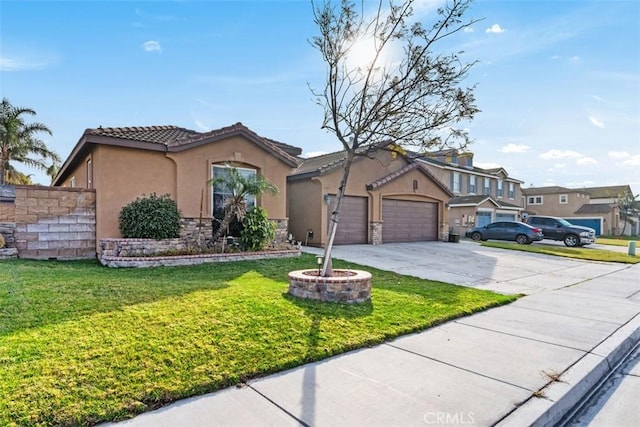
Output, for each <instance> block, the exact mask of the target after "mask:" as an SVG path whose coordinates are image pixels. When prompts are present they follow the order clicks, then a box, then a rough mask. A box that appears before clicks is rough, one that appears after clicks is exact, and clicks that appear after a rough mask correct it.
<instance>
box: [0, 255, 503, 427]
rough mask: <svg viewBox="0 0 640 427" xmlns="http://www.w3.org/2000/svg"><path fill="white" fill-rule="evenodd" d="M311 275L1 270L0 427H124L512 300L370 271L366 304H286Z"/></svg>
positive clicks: (43, 267)
mask: <svg viewBox="0 0 640 427" xmlns="http://www.w3.org/2000/svg"><path fill="white" fill-rule="evenodd" d="M315 262H316V259H315V257H313V256H311V255H303V256H302V257H300V258H289V259H282V260H270V261H253V262H234V263H228V264H204V265H200V266H191V267H174V268H155V269H108V268H105V267H102V266H100V265H99V264H97V263H96V262H90V261H79V262H55V261H40V262H38V261H24V260H17V261H0V373H1V375H0V376H1V378H2V379H1V380H0V425H3V426H4V425H27V426H35V425H92V424H96V423H98V422H101V421H108V420H121V419H124V418H128V417H131V416H133V415H135V414H138V413H140V412H143V411H146V410H149V409H152V408H155V407H158V406H161V405H163V404H166V403H168V402H171V401H174V400H177V399H180V398H184V397H188V396H193V395H199V394H203V393H207V392H211V391H214V390H218V389H221V388H224V387H227V386H230V385H233V384H238V383H241V382H243V381H246V380H247V379H250V378H254V377H258V376H262V375H265V374H269V373H273V372H277V371H281V370H284V369H287V368H291V367H294V366H298V365H301V364H304V363H307V362H311V361H315V360H320V359H323V358H326V357H329V356H331V355H335V354H338V353H342V352H345V351H348V350H351V349H355V348H359V347H363V346H369V345H373V344H377V343H380V342H384V341H385V340H388V339H390V338H393V337H396V336H398V335H402V334H406V333H410V332H413V331H419V330H422V329H425V328H428V327H430V326H433V325H436V324H438V323H442V322H444V321H446V320H449V319H453V318H456V317H460V316H464V315H467V314H470V313H473V312H476V311H480V310H484V309H486V308H489V307H493V306H497V305H501V304H506V303H509V302H511V301H513V300H514V299H515V297H514V296H505V295H498V294H494V293H491V292H488V291H481V290H476V289H471V288H465V287H459V286H453V285H449V284H445V283H441V282H434V281H426V280H421V279H417V278H414V277H407V276H400V275H397V274H395V273H391V272H384V271H379V270H376V269H373V268H367V270H368V271H371V272H372V273H373V278H374V279H373V289H372V301H371V302H370V303H363V304H359V305H354V306H350V305H343V304H330V303H314V302H311V301H306V300H300V299H296V298H292V297H290V296H288V295H287V294H286V290H287V287H288V282H287V279H286V273H287V272H288V271H290V270H294V269H301V268H309V267H311V266H314V265H315ZM341 266H342V267H346V266H347V265H346V264H345V263H342V262H339V261H336V262H335V267H341ZM350 268H358V266H356V265H350Z"/></svg>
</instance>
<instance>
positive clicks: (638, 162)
mask: <svg viewBox="0 0 640 427" xmlns="http://www.w3.org/2000/svg"><path fill="white" fill-rule="evenodd" d="M622 164H623V165H628V166H640V154H636V155H635V156H631V158H630V159H627V160H625V161H624V162H622Z"/></svg>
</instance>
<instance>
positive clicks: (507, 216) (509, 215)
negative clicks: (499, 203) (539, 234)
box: [496, 213, 516, 221]
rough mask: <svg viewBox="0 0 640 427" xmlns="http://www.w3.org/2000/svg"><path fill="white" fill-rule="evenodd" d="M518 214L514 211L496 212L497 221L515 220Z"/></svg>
mask: <svg viewBox="0 0 640 427" xmlns="http://www.w3.org/2000/svg"><path fill="white" fill-rule="evenodd" d="M515 220H516V214H512V213H496V221H515Z"/></svg>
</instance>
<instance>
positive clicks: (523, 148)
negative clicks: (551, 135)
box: [499, 144, 531, 153]
mask: <svg viewBox="0 0 640 427" xmlns="http://www.w3.org/2000/svg"><path fill="white" fill-rule="evenodd" d="M529 148H531V147H529V146H528V145H524V144H507V145H505V146H504V147H502V148H501V149H500V150H499V151H500V152H501V153H526V152H527V151H529Z"/></svg>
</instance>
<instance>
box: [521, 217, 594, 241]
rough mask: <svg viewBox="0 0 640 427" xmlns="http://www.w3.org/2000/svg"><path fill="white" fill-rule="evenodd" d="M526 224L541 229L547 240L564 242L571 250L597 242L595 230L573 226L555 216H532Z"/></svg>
mask: <svg viewBox="0 0 640 427" xmlns="http://www.w3.org/2000/svg"><path fill="white" fill-rule="evenodd" d="M526 222H527V224H529V225H532V226H534V227H539V228H541V229H542V234H544V238H545V239H551V240H559V241H562V242H564V244H565V246H568V247H570V248H573V247H577V246H582V245H589V244H591V243H593V242H595V241H596V231H595V230H594V229H593V228H589V227H583V226H582V225H573V224H571V223H570V222H569V221H567V220H566V219H562V218H557V217H555V216H540V215H531V216H529V217H528V218H527V219H526Z"/></svg>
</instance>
